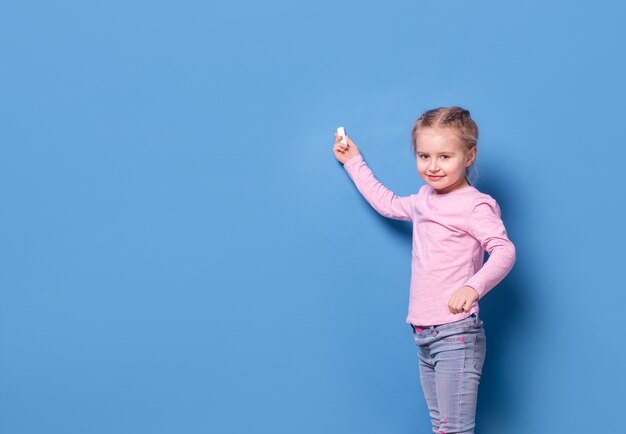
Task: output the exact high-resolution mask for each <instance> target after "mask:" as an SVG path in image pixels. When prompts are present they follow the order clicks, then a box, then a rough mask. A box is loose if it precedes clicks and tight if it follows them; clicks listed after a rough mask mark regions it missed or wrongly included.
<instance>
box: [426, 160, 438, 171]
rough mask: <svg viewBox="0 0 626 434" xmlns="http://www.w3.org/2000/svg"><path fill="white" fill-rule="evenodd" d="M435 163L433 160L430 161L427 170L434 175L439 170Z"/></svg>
mask: <svg viewBox="0 0 626 434" xmlns="http://www.w3.org/2000/svg"><path fill="white" fill-rule="evenodd" d="M436 163H437V160H436V159H434V158H433V159H432V160H431V163H430V165H429V166H428V170H429V171H430V172H431V173H436V172H437V171H438V170H439V168H438V167H437V164H436Z"/></svg>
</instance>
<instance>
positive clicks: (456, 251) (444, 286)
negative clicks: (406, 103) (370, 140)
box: [343, 155, 515, 326]
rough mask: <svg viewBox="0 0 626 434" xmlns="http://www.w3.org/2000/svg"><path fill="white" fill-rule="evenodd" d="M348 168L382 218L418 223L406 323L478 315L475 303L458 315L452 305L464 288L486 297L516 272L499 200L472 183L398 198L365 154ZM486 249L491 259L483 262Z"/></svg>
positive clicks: (426, 187)
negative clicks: (372, 168)
mask: <svg viewBox="0 0 626 434" xmlns="http://www.w3.org/2000/svg"><path fill="white" fill-rule="evenodd" d="M343 167H344V169H345V170H346V172H347V173H348V175H349V176H350V178H351V179H352V181H353V182H354V184H355V185H356V187H357V189H358V190H359V191H360V192H361V194H362V195H363V197H364V198H365V199H366V200H367V201H368V202H369V203H370V205H372V207H373V208H374V209H375V210H376V211H378V212H379V213H380V214H381V215H383V216H385V217H388V218H392V219H396V220H407V221H412V222H413V255H412V262H411V286H410V291H409V312H408V315H407V318H406V322H407V323H410V324H414V325H422V326H429V325H436V324H446V323H449V322H453V321H459V320H461V319H463V318H465V317H468V316H469V315H471V314H472V313H474V312H478V311H479V307H478V302H476V303H474V304H473V305H472V306H471V308H470V311H469V312H461V313H459V314H453V313H452V312H450V310H449V308H448V301H449V300H450V297H451V296H452V294H453V293H454V292H455V291H457V290H458V289H459V288H462V287H463V286H470V287H472V288H474V289H475V290H476V292H478V295H479V299H481V298H482V297H483V296H484V295H485V294H486V293H487V292H488V291H490V290H491V289H492V288H494V287H495V286H496V285H497V284H498V283H500V281H501V280H502V279H504V277H505V276H506V275H507V274H508V273H509V271H511V269H512V268H513V264H514V263H515V246H514V245H513V243H512V242H511V241H510V240H509V238H508V236H507V233H506V228H505V227H504V224H503V222H502V219H501V218H500V217H501V212H500V207H499V206H498V204H497V202H496V201H495V199H493V198H492V197H491V196H490V195H488V194H485V193H481V192H480V191H478V189H476V188H475V187H474V186H470V185H468V186H465V187H461V188H459V189H457V190H453V191H451V192H449V193H444V194H439V193H437V192H436V191H435V190H434V189H433V188H432V187H431V186H430V185H428V184H426V185H423V186H422V187H421V188H420V189H419V191H418V192H417V193H415V194H411V195H409V196H397V195H396V194H394V193H393V192H392V191H391V190H389V189H387V188H386V187H385V186H384V185H383V184H382V183H381V182H380V181H378V179H376V177H375V176H374V174H373V173H372V171H371V170H370V168H369V167H368V166H367V164H366V163H365V161H364V160H363V157H362V156H361V155H356V156H354V157H352V158H350V159H349V160H348V161H346V162H345V164H344V166H343ZM485 250H486V251H487V252H488V253H489V258H488V259H487V261H486V262H484V264H483V260H484V251H485Z"/></svg>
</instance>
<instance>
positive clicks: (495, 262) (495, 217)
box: [465, 196, 515, 298]
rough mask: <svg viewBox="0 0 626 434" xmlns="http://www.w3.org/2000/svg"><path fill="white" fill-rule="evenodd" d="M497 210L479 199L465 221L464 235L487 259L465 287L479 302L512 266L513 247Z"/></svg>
mask: <svg viewBox="0 0 626 434" xmlns="http://www.w3.org/2000/svg"><path fill="white" fill-rule="evenodd" d="M500 216H501V212H500V207H499V206H498V204H497V202H496V201H495V200H494V199H493V198H492V197H491V196H486V197H481V198H479V199H478V200H477V201H476V202H475V203H474V207H473V211H472V214H471V215H470V218H469V223H468V231H469V233H470V234H471V235H472V236H473V237H474V238H476V239H477V240H478V241H479V242H480V245H481V246H482V248H483V249H484V250H486V251H487V253H489V258H488V259H487V261H486V262H485V263H484V264H483V266H482V268H481V269H480V270H478V272H476V274H474V275H473V276H472V277H471V278H470V279H469V280H468V281H467V282H466V283H465V285H466V286H471V287H472V288H474V289H475V290H476V292H478V295H479V296H480V298H482V297H483V296H484V295H485V294H486V293H487V292H489V291H490V290H491V289H492V288H494V287H495V286H496V285H497V284H498V283H500V281H502V279H504V278H505V277H506V275H507V274H509V271H511V269H512V268H513V264H515V246H514V245H513V243H512V242H511V241H510V240H509V238H508V236H507V233H506V229H505V227H504V223H503V222H502V220H501V218H500Z"/></svg>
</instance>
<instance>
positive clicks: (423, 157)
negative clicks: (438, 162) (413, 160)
mask: <svg viewBox="0 0 626 434" xmlns="http://www.w3.org/2000/svg"><path fill="white" fill-rule="evenodd" d="M420 158H421V159H422V160H424V159H426V158H428V155H424V154H422V155H420Z"/></svg>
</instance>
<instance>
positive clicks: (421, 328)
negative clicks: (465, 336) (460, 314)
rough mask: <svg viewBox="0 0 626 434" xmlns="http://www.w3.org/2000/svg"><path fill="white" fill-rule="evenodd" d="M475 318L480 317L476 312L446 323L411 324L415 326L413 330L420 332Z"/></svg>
mask: <svg viewBox="0 0 626 434" xmlns="http://www.w3.org/2000/svg"><path fill="white" fill-rule="evenodd" d="M474 318H478V314H476V313H475V312H474V313H473V314H471V315H469V316H467V317H465V318H463V319H460V320H458V321H453V322H448V323H445V324H435V325H430V326H418V325H413V324H411V327H412V328H413V332H415V330H417V331H418V332H421V331H424V330H428V329H432V330H437V329H438V328H440V327H442V326H450V325H453V324H455V323H460V322H462V321H467V320H468V319H474Z"/></svg>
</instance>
